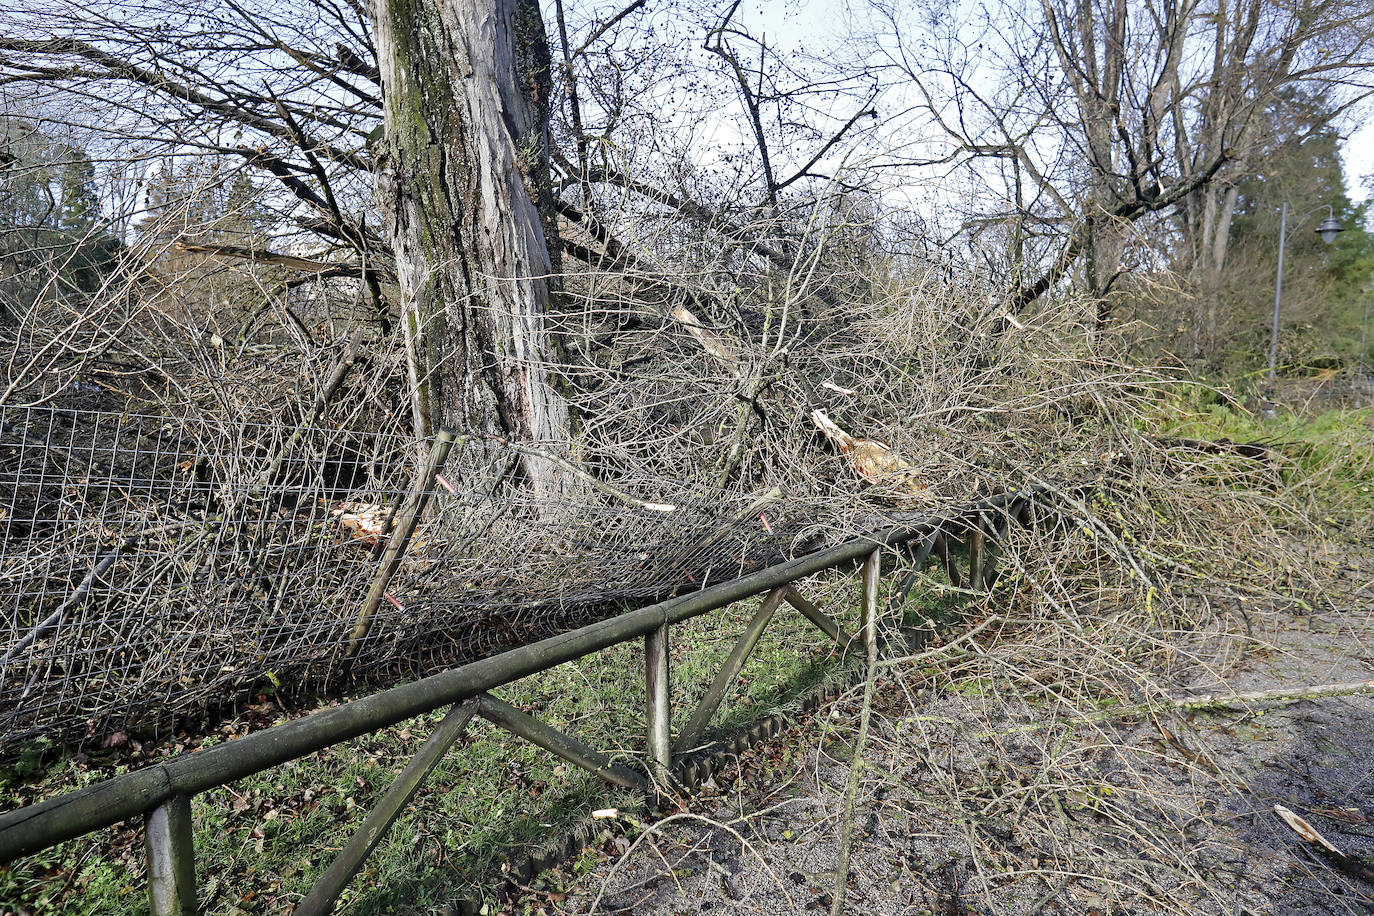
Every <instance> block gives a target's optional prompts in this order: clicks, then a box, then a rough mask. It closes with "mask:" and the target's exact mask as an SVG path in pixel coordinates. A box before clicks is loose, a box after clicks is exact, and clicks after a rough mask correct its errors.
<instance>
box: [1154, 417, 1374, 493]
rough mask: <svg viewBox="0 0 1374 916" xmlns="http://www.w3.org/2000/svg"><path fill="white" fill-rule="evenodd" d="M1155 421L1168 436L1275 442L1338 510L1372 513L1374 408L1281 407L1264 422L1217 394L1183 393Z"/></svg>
mask: <svg viewBox="0 0 1374 916" xmlns="http://www.w3.org/2000/svg"><path fill="white" fill-rule="evenodd" d="M1155 422H1157V423H1158V426H1159V428H1160V430H1161V432H1163V433H1165V434H1167V435H1174V436H1183V437H1187V438H1194V439H1212V440H1219V439H1230V440H1231V441H1233V442H1263V443H1269V444H1272V445H1274V446H1275V447H1276V448H1277V449H1278V451H1280V452H1281V453H1282V454H1283V455H1284V456H1285V457H1286V458H1287V459H1288V460H1290V461H1292V462H1293V468H1292V470H1294V471H1296V472H1298V474H1297V475H1296V476H1300V477H1301V478H1302V479H1303V480H1304V481H1306V482H1307V483H1308V484H1310V485H1311V486H1314V487H1316V488H1317V489H1318V491H1319V495H1320V496H1323V497H1326V499H1327V500H1328V501H1331V502H1333V503H1334V505H1335V506H1336V507H1338V509H1343V510H1345V511H1349V512H1358V513H1368V512H1370V511H1374V409H1371V408H1368V407H1365V408H1360V409H1348V408H1346V409H1331V410H1325V411H1321V412H1317V413H1310V414H1308V413H1296V412H1293V411H1291V410H1287V409H1282V408H1281V409H1280V410H1279V412H1278V415H1277V416H1276V417H1275V418H1274V419H1270V420H1265V419H1262V418H1261V417H1259V416H1257V415H1256V414H1253V413H1251V412H1250V411H1248V410H1245V409H1243V408H1241V407H1239V406H1237V405H1235V404H1228V403H1223V402H1221V401H1219V400H1218V399H1216V398H1215V397H1206V396H1203V395H1198V394H1196V393H1185V394H1184V395H1183V396H1182V397H1179V398H1177V399H1175V400H1173V401H1172V402H1171V403H1170V404H1169V405H1168V406H1167V408H1166V410H1165V411H1164V412H1163V413H1162V414H1161V415H1160V416H1159V417H1158V418H1156V420H1155ZM1290 476H1294V475H1290Z"/></svg>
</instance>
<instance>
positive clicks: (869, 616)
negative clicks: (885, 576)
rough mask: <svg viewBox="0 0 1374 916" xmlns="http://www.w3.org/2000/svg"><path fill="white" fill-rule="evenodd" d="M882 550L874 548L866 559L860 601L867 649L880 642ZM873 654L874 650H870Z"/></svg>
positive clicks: (862, 633) (863, 634)
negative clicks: (879, 607) (879, 580)
mask: <svg viewBox="0 0 1374 916" xmlns="http://www.w3.org/2000/svg"><path fill="white" fill-rule="evenodd" d="M882 556H883V555H882V551H880V550H874V551H873V552H872V553H870V554H869V555H868V557H867V558H866V559H865V560H864V580H863V598H862V600H861V601H860V602H859V610H860V614H861V617H860V619H861V621H862V622H861V623H860V628H859V633H860V634H861V635H862V637H863V641H864V647H865V649H868V650H871V649H872V648H873V647H874V646H876V645H877V642H878V577H879V576H881V575H882V568H883V559H882ZM869 654H870V655H872V652H871V651H870V652H869Z"/></svg>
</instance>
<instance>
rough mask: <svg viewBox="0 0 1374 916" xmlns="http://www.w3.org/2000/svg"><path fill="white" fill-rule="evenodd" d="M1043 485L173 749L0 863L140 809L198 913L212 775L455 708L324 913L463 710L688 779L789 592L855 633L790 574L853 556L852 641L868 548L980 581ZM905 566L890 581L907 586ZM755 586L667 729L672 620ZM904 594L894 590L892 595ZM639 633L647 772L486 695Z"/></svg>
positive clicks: (631, 776) (870, 575) (234, 773)
mask: <svg viewBox="0 0 1374 916" xmlns="http://www.w3.org/2000/svg"><path fill="white" fill-rule="evenodd" d="M1052 504H1053V497H1052V496H1051V494H1049V493H1047V492H1046V491H1045V490H1043V489H1034V490H1030V491H1025V492H1020V493H1014V494H1013V493H1008V494H1002V495H1000V496H997V497H993V498H991V499H987V500H983V501H981V502H977V503H974V504H970V505H964V506H960V507H949V508H946V509H945V510H944V511H942V512H939V513H934V514H929V515H926V516H923V517H918V518H909V519H907V520H905V521H904V522H901V523H898V524H891V525H888V526H886V527H884V528H883V529H881V530H878V531H875V532H872V533H870V534H869V535H868V536H865V537H859V538H851V539H847V540H845V541H843V542H842V543H840V544H837V545H835V546H831V547H828V548H825V549H820V550H813V551H811V552H808V553H805V554H803V555H801V556H797V557H794V558H792V559H789V560H786V561H784V562H780V563H775V564H771V565H768V566H766V567H765V568H762V569H759V570H757V571H755V572H752V573H749V574H746V575H742V576H738V577H733V578H729V579H728V580H727V581H722V582H719V583H718V584H715V585H707V586H705V587H702V588H700V589H699V590H696V591H694V592H692V593H691V594H687V595H681V596H678V597H673V598H669V599H667V600H665V601H659V602H656V603H652V604H649V605H647V606H643V607H640V608H638V609H636V610H632V611H629V612H627V613H624V614H620V615H619V616H615V617H611V618H608V619H604V620H600V621H597V622H595V623H591V624H588V625H585V626H582V627H579V628H577V629H574V630H571V631H568V632H564V633H561V634H558V635H554V636H550V637H547V638H544V639H541V640H538V641H534V642H529V643H527V644H524V645H521V646H519V647H518V648H513V649H510V650H508V651H506V652H503V653H500V654H497V655H492V656H489V657H487V658H484V659H481V660H478V661H474V662H470V663H468V664H465V665H461V666H459V667H456V668H452V669H450V670H447V671H444V672H441V673H439V674H434V675H431V676H429V677H426V678H423V679H421V680H419V681H416V682H413V683H409V684H403V685H401V686H397V687H393V688H391V689H389V690H386V691H384V692H381V693H376V694H373V695H371V696H368V697H365V698H363V699H360V700H356V701H353V702H351V703H347V704H344V705H342V706H338V707H334V708H331V709H326V710H322V711H319V712H315V713H312V714H310V715H308V716H305V717H304V718H301V719H298V720H295V721H292V722H288V723H286V724H283V725H279V726H276V727H274V728H271V729H267V730H264V731H261V732H256V733H253V734H250V735H248V736H245V737H243V738H240V739H237V740H234V741H231V742H228V743H226V744H222V745H217V746H215V747H210V748H206V749H204V750H202V751H200V752H199V753H195V754H189V755H183V756H181V757H175V758H172V759H170V760H167V761H165V762H162V763H158V764H155V765H153V766H150V767H147V768H145V769H142V770H137V771H135V772H132V773H128V774H125V775H122V776H118V777H115V778H113V779H110V780H107V781H105V782H102V783H99V784H96V785H93V786H90V787H88V788H85V789H81V790H79V791H76V792H72V793H69V794H67V795H63V796H60V797H57V798H53V799H50V800H48V801H45V802H42V803H39V804H36V805H32V806H30V807H27V808H24V809H20V810H18V811H12V812H9V813H7V814H4V815H0V862H6V861H10V860H12V859H14V858H16V857H18V856H22V855H25V854H28V853H31V852H34V851H37V850H40V849H43V848H46V847H47V846H50V845H53V844H55V843H58V842H62V841H63V840H67V839H72V838H74V837H77V836H81V835H83V834H85V833H88V832H90V831H92V830H96V829H99V828H101V827H104V826H109V825H111V824H115V823H117V822H119V821H121V820H124V819H126V818H129V817H135V816H138V815H143V816H144V818H145V846H146V849H147V855H148V880H149V899H150V902H151V907H152V912H153V914H154V916H163V914H171V913H177V914H185V913H194V912H196V889H195V888H196V880H195V865H194V849H193V841H192V832H191V799H192V798H193V797H194V796H195V795H196V794H198V793H201V792H204V791H206V790H208V789H210V788H213V787H215V786H219V785H224V784H227V783H229V782H231V781H233V780H236V779H239V778H242V777H244V776H248V775H250V774H252V773H256V772H260V771H262V770H265V769H267V768H269V767H273V766H276V765H279V764H281V763H284V762H286V761H289V760H292V759H295V758H298V757H301V756H304V755H305V754H308V753H311V752H313V751H316V750H319V749H321V748H324V747H328V746H331V745H334V744H337V743H340V742H342V741H345V740H348V739H349V738H353V737H356V736H358V735H362V734H366V733H369V732H373V731H376V730H378V729H381V728H385V727H387V726H390V725H393V724H396V723H398V722H401V721H403V720H405V719H408V718H411V717H414V716H416V715H420V714H422V713H425V712H430V711H433V710H436V709H439V708H441V707H443V706H445V705H449V704H453V706H452V709H451V710H450V712H449V714H448V715H447V716H446V717H445V718H444V720H443V721H442V722H441V723H440V725H439V726H438V728H437V729H436V731H435V732H434V734H433V735H432V736H431V738H430V739H429V741H427V742H426V744H425V746H424V747H423V748H422V749H421V750H420V752H419V753H418V754H417V755H416V757H415V759H414V760H413V761H412V763H411V765H410V766H409V767H407V769H406V770H405V771H404V772H403V773H402V774H401V776H399V777H398V779H397V780H396V782H395V784H394V785H393V787H392V788H391V790H389V792H388V793H387V795H386V796H384V797H383V799H382V800H381V802H380V803H379V804H378V806H377V808H376V809H375V810H374V811H373V813H372V814H371V815H369V817H368V818H367V819H366V821H365V822H364V824H363V825H362V827H361V828H360V830H359V831H358V833H357V835H355V837H354V839H353V840H352V841H351V842H350V843H349V844H348V845H347V846H346V847H345V848H344V849H343V850H342V851H341V852H340V854H339V856H338V857H337V859H336V860H335V862H334V863H333V865H332V866H331V867H330V868H329V869H328V870H327V871H326V872H325V873H324V875H323V876H322V877H321V878H320V879H319V881H318V883H317V884H316V886H315V888H314V890H313V891H312V892H311V893H310V894H309V895H308V896H307V898H306V899H305V900H304V901H303V902H302V904H301V905H300V906H299V907H298V908H297V909H296V913H297V914H315V913H327V912H329V911H330V910H331V909H332V907H333V904H334V901H335V900H336V899H337V897H338V895H339V893H340V892H341V891H342V889H343V888H344V887H345V886H346V885H347V883H348V881H349V880H350V879H351V877H352V876H353V875H354V874H356V872H357V870H358V869H359V868H360V867H361V866H362V864H363V862H364V861H365V859H366V858H367V856H368V855H369V854H370V852H371V851H372V849H373V848H374V847H375V845H376V843H377V842H378V840H379V839H380V837H381V835H382V834H383V833H384V832H385V830H386V829H387V827H389V826H390V824H391V823H392V822H393V821H394V820H395V818H396V817H397V816H398V815H399V813H400V812H401V810H402V809H403V808H404V806H405V804H406V802H407V801H408V800H409V799H410V797H411V795H412V794H413V793H414V791H415V789H416V788H417V787H418V786H419V784H420V783H421V782H422V781H423V780H424V778H425V777H426V776H427V775H428V773H429V772H430V770H432V769H433V767H434V765H435V764H436V763H437V761H438V760H439V759H440V758H441V757H442V756H443V754H444V752H445V751H446V750H447V749H448V748H449V747H450V746H451V745H452V744H453V743H454V742H455V741H457V740H458V738H459V737H460V736H461V734H462V732H463V729H464V727H465V726H466V724H467V722H468V721H469V720H470V719H471V718H472V717H473V716H474V715H478V714H480V715H482V716H483V717H484V718H487V719H488V720H490V721H492V722H493V723H495V724H497V725H499V726H501V727H503V728H505V729H506V730H507V731H509V732H511V733H513V734H516V735H518V736H520V737H522V738H525V739H527V740H530V741H532V742H534V743H535V744H538V745H539V746H541V747H544V748H545V749H547V750H550V751H552V752H554V753H556V754H558V755H559V756H561V757H563V758H564V759H566V760H568V761H570V762H572V763H574V764H576V765H578V766H581V767H584V768H586V769H588V770H590V771H592V772H594V773H596V774H597V775H599V776H601V777H603V778H605V779H607V780H608V781H611V782H613V783H617V784H620V785H625V786H632V787H636V788H646V789H647V788H649V787H651V786H652V785H654V784H655V783H659V784H662V783H664V782H665V781H668V780H672V779H674V778H679V779H680V778H682V776H683V775H684V773H683V771H682V769H681V767H679V768H677V769H676V770H675V767H674V763H675V759H676V760H677V761H678V762H679V763H680V762H682V761H683V760H684V758H683V757H682V756H681V755H682V753H683V752H684V751H689V750H691V749H692V748H693V747H694V746H696V745H697V744H698V743H699V742H700V740H701V738H702V736H703V735H704V734H705V731H706V727H707V725H708V724H709V722H710V719H711V716H712V714H713V713H714V711H715V710H716V708H717V706H718V705H719V703H720V699H721V697H722V696H723V695H724V693H725V690H726V689H727V687H728V685H729V684H730V682H731V681H732V680H733V678H734V677H735V676H736V675H737V674H738V672H739V669H740V667H741V666H742V665H743V662H744V660H745V659H746V658H747V657H748V655H749V653H750V651H752V648H753V646H754V645H755V644H756V643H757V640H758V637H759V635H760V634H761V633H762V631H763V628H764V627H766V626H767V624H768V621H769V619H770V617H771V616H772V615H773V613H774V612H775V611H776V609H777V608H778V607H779V606H780V605H781V604H782V603H783V602H784V601H787V602H789V603H791V604H793V605H794V606H796V607H797V608H798V610H800V611H801V612H802V613H803V614H804V615H805V616H806V617H807V618H808V619H810V620H811V621H812V622H813V623H815V624H816V625H817V627H818V628H819V629H821V630H822V631H823V632H824V633H825V634H826V635H827V636H828V637H829V638H831V639H834V640H835V641H837V642H839V643H841V644H847V643H849V642H850V641H851V637H849V636H848V635H847V634H845V633H844V632H843V630H842V629H841V627H840V626H839V625H838V624H837V623H835V621H833V620H832V619H831V618H830V617H828V616H827V615H826V614H825V613H824V611H822V610H821V609H819V608H817V607H815V606H814V605H811V604H810V603H809V602H808V601H806V599H805V598H803V597H802V596H801V595H800V594H799V593H798V592H797V590H796V588H795V583H797V582H798V581H800V580H801V579H804V578H806V577H808V576H810V575H813V574H815V573H818V572H822V571H824V570H828V569H834V568H838V567H845V566H852V565H853V564H855V563H856V562H859V561H861V560H862V561H865V562H864V563H863V570H864V588H863V595H864V600H863V602H862V612H863V615H862V623H861V627H860V632H859V636H858V639H859V640H861V641H862V642H863V643H865V644H871V642H872V641H873V640H876V639H877V633H878V625H879V620H878V618H879V615H880V613H881V609H880V607H879V605H878V602H877V577H878V576H879V573H880V561H879V556H880V553H881V552H882V551H883V550H884V549H897V550H902V551H906V552H909V553H910V554H911V556H910V559H911V562H912V568H913V569H916V570H919V568H920V567H921V566H922V565H923V564H924V563H925V562H926V560H927V558H928V557H930V556H931V555H932V554H933V555H935V556H937V557H938V558H940V559H941V561H942V562H943V563H944V564H945V567H946V569H947V571H948V573H949V575H950V578H951V580H953V581H954V582H956V583H963V584H966V585H967V586H968V587H970V588H972V589H976V590H982V589H985V588H988V587H990V586H991V584H992V582H993V579H994V576H995V572H994V566H993V563H992V553H993V551H994V549H995V546H994V545H996V544H998V543H1000V542H1001V541H1002V539H1003V537H1004V536H1005V534H1006V531H1007V529H1008V527H1009V526H1010V525H1012V524H1014V523H1019V524H1034V523H1036V521H1037V519H1038V518H1042V517H1044V516H1045V515H1046V514H1047V513H1046V510H1047V509H1049V508H1050V507H1052ZM955 543H963V544H965V545H966V547H967V552H968V567H967V578H965V577H964V576H962V575H961V574H960V572H959V570H958V568H957V565H956V563H955V559H954V556H953V553H952V551H951V547H952V545H954V544H955ZM911 581H912V580H911V576H908V578H907V580H906V581H905V582H904V583H903V584H902V586H901V587H900V589H899V592H902V591H905V590H906V589H909V588H910V586H911ZM764 593H766V594H767V597H766V598H765V600H764V602H763V603H762V605H761V606H760V608H759V610H758V612H757V613H756V614H755V615H754V618H753V619H752V620H751V622H750V623H749V625H748V626H747V627H746V629H745V632H744V634H743V635H742V636H741V637H740V640H739V642H738V643H737V645H736V647H735V650H734V651H732V652H731V654H730V656H729V658H727V659H726V661H725V663H724V664H723V665H722V667H721V669H720V671H719V673H718V674H717V676H716V678H715V681H714V682H713V684H712V685H711V687H710V688H709V689H708V690H707V691H706V694H705V695H704V697H703V698H702V700H701V701H700V703H699V704H698V706H697V708H696V710H695V711H694V712H693V714H692V716H691V718H690V719H689V721H688V723H687V725H686V726H685V727H684V728H683V730H682V731H681V732H680V733H679V735H678V736H677V739H676V741H674V740H673V737H672V735H671V734H670V731H669V724H668V723H669V705H670V701H671V697H670V690H669V684H670V676H669V654H668V641H669V632H670V627H671V626H672V625H673V624H676V623H680V622H682V621H685V620H688V619H690V618H692V617H695V616H699V615H701V614H705V613H708V612H710V611H713V610H716V609H719V608H722V607H725V606H726V605H729V604H730V603H732V602H734V601H738V600H741V599H744V598H747V597H750V596H753V595H758V594H764ZM897 604H900V600H899V601H898V602H897ZM641 637H642V638H643V639H644V640H645V660H646V665H645V678H646V696H647V709H646V712H645V721H646V753H645V761H646V768H645V772H639V771H636V770H632V769H629V768H626V767H624V766H620V765H618V764H615V763H613V762H612V761H611V760H610V759H609V758H607V757H605V756H604V755H602V754H601V753H600V752H598V751H596V750H594V749H592V748H590V747H587V746H586V745H584V744H582V743H581V742H579V741H577V740H576V739H575V738H572V737H570V736H567V735H564V734H561V733H559V732H557V731H555V730H553V729H551V728H549V727H548V726H546V725H544V724H542V723H540V722H538V721H537V720H535V719H533V718H532V717H530V716H528V715H527V714H525V713H523V712H521V711H519V710H517V709H515V708H513V707H510V706H509V705H507V704H504V703H502V702H501V701H500V700H498V699H496V698H494V697H492V696H491V695H490V694H489V693H488V691H490V690H493V689H495V688H497V687H500V686H501V685H503V684H508V683H511V682H512V681H515V680H518V679H519V678H522V677H525V676H527V675H530V674H533V673H536V672H539V671H544V670H547V669H549V668H552V667H554V666H556V665H558V664H561V663H563V662H567V661H570V660H573V659H576V658H579V657H581V656H583V655H586V654H588V653H591V652H595V651H599V650H601V649H605V648H608V647H610V646H614V645H617V644H620V643H623V642H627V641H629V640H633V639H637V638H641Z"/></svg>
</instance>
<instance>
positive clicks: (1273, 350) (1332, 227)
mask: <svg viewBox="0 0 1374 916" xmlns="http://www.w3.org/2000/svg"><path fill="white" fill-rule="evenodd" d="M1322 206H1325V207H1326V219H1324V220H1322V221H1321V225H1319V226H1317V234H1318V235H1320V236H1321V237H1322V241H1323V242H1326V243H1327V244H1328V245H1329V244H1331V243H1332V242H1334V241H1335V240H1336V235H1337V234H1338V233H1340V232H1344V231H1345V227H1344V226H1342V225H1341V224H1340V223H1339V222H1337V220H1336V212H1335V210H1333V209H1332V207H1331V205H1330V204H1323V205H1322ZM1320 209H1321V207H1314V208H1312V209H1311V210H1308V211H1307V212H1306V213H1304V214H1303V215H1302V216H1301V217H1299V219H1298V221H1299V222H1302V220H1305V219H1307V218H1308V217H1309V216H1311V215H1312V214H1313V213H1316V212H1317V211H1318V210H1320ZM1287 244H1288V201H1286V200H1285V201H1284V202H1283V207H1282V208H1281V209H1280V210H1279V272H1278V276H1277V277H1276V278H1275V280H1274V326H1273V328H1272V329H1271V330H1270V333H1269V375H1268V382H1269V396H1268V397H1267V398H1265V403H1264V415H1265V416H1266V417H1272V416H1273V415H1274V367H1275V365H1276V364H1277V363H1278V359H1279V310H1280V308H1281V307H1282V306H1283V250H1284V248H1285V246H1286V245H1287Z"/></svg>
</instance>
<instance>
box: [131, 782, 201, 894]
mask: <svg viewBox="0 0 1374 916" xmlns="http://www.w3.org/2000/svg"><path fill="white" fill-rule="evenodd" d="M143 847H144V850H145V851H146V852H147V855H148V909H149V911H150V913H151V916H196V913H197V910H196V852H195V840H194V838H193V836H192V833H191V799H190V797H189V796H186V795H174V796H172V797H171V798H170V799H168V800H167V801H165V802H163V803H162V804H160V805H158V806H157V807H156V808H154V809H152V810H151V811H149V812H148V814H147V816H146V817H145V819H144V822H143Z"/></svg>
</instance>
